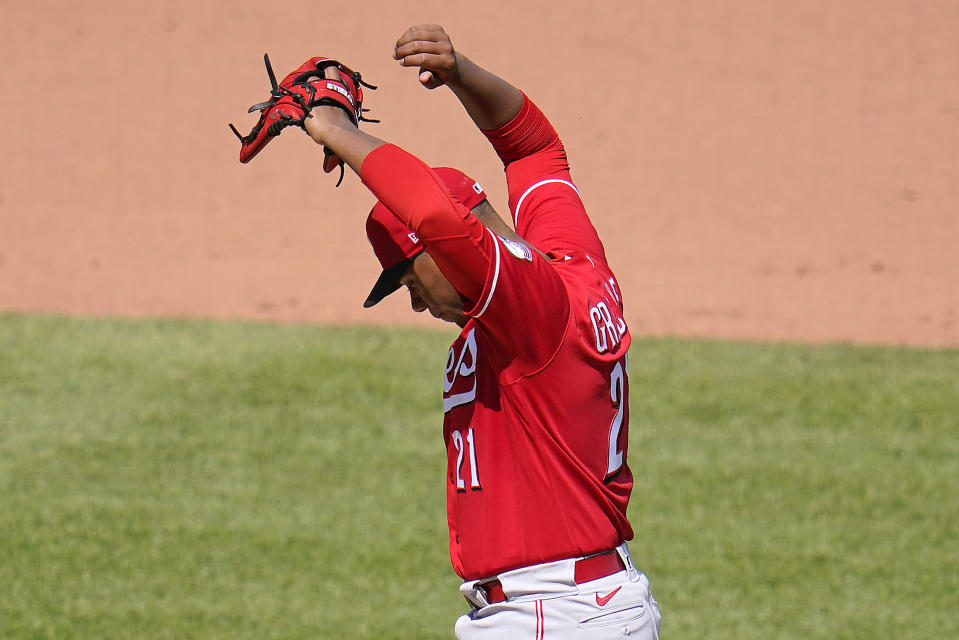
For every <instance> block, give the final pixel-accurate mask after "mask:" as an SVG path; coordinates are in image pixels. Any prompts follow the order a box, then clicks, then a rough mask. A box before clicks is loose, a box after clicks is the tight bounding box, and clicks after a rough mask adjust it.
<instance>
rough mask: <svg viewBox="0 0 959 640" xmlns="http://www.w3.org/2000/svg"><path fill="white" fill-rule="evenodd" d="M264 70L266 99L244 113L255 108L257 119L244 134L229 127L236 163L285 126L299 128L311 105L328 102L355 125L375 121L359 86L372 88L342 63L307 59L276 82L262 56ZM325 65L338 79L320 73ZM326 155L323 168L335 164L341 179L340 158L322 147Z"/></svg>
mask: <svg viewBox="0 0 959 640" xmlns="http://www.w3.org/2000/svg"><path fill="white" fill-rule="evenodd" d="M263 61H264V63H265V64H266V72H267V74H268V75H269V76H270V86H271V87H272V90H271V91H270V99H269V100H267V101H266V102H260V103H258V104H255V105H253V106H252V107H250V109H249V111H248V113H253V112H254V111H257V110H259V112H260V119H259V120H258V121H257V123H256V124H255V125H253V129H251V130H250V133H248V134H247V135H245V136H241V135H240V132H239V131H237V130H236V127H234V126H233V125H232V124H230V129H231V130H232V131H233V133H235V134H236V137H237V138H239V139H240V162H243V163H246V162H249V161H250V160H252V159H253V156H255V155H256V154H257V153H259V152H260V150H261V149H263V147H265V146H266V145H267V144H269V142H270V141H271V140H272V139H273V138H275V137H276V136H278V135H280V133H281V132H282V131H283V129H285V128H286V127H290V126H294V125H295V126H298V127H301V128H302V127H303V121H304V120H306V119H307V118H309V117H310V112H311V111H312V109H313V108H314V107H317V106H323V105H329V106H334V107H339V108H340V109H343V111H345V112H346V114H347V115H348V116H349V117H350V121H351V122H352V123H353V124H354V125H356V126H358V125H359V123H360V122H361V121H362V122H379V120H371V119H369V118H366V117H365V116H364V115H363V114H364V113H365V112H366V111H367V110H366V109H364V108H363V89H362V87H366V88H368V89H376V87H374V86H373V85H371V84H368V83H366V82H364V81H363V79H362V77H361V76H360V74H359V72H357V71H353V70H352V69H350V68H349V67H347V66H346V65H344V64H342V63H340V62H338V61H336V60H333V59H331V58H322V57H314V58H310V59H309V60H307V61H306V62H304V63H303V64H302V65H300V67H299V68H297V69H296V70H294V71H292V72H291V73H289V74H288V75H287V76H286V77H285V78H283V81H282V82H279V83H278V82H277V81H276V76H275V75H274V74H273V67H272V65H270V57H269V55H267V54H264V55H263ZM329 67H335V68H336V70H337V71H338V72H339V75H340V77H341V80H332V79H327V78H324V77H323V76H324V72H325V71H326V69H328V68H329ZM323 152H324V153H325V154H326V157H325V158H324V160H323V171H325V172H326V173H329V172H331V171H333V169H334V168H335V167H337V166H338V167H340V179H339V180H338V181H337V183H336V185H337V186H339V184H340V182H342V181H343V161H342V160H340V159H339V158H338V157H337V156H336V154H334V153H333V152H332V151H330V150H329V149H327V148H324V149H323Z"/></svg>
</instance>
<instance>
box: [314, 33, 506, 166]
mask: <svg viewBox="0 0 959 640" xmlns="http://www.w3.org/2000/svg"><path fill="white" fill-rule="evenodd" d="M393 57H394V58H395V59H396V60H398V61H399V63H400V64H401V65H402V66H404V67H419V69H420V74H419V81H420V83H421V84H422V85H423V86H424V87H426V88H427V89H435V88H437V87H439V86H442V85H446V86H447V87H449V88H450V90H451V91H452V92H453V94H454V95H455V96H456V97H457V98H458V99H459V101H460V102H461V103H462V104H463V107H464V108H465V109H466V113H467V114H469V117H470V118H471V119H472V120H473V122H474V123H475V124H476V126H477V127H479V128H480V129H483V130H491V129H498V128H499V127H501V126H503V125H504V124H506V123H507V122H509V121H510V120H512V119H513V117H514V116H516V114H517V113H519V110H520V108H521V107H522V106H523V94H522V93H521V92H520V90H519V89H517V88H516V87H514V86H513V85H511V84H510V83H508V82H507V81H505V80H503V79H502V78H500V77H499V76H496V75H494V74H492V73H490V72H489V71H486V70H485V69H483V68H482V67H480V66H478V65H477V64H475V63H474V62H473V61H472V60H470V59H469V58H467V57H466V56H464V55H463V54H462V53H460V52H458V51H456V50H454V49H453V43H452V41H451V40H450V37H449V36H448V35H447V34H446V32H445V31H444V30H443V27H441V26H439V25H417V26H414V27H410V28H409V29H407V30H406V32H405V33H404V34H403V35H402V36H400V38H399V40H397V41H396V46H395V48H394V50H393ZM326 77H327V78H331V79H339V72H337V71H336V69H333V68H329V69H327V70H326ZM304 128H305V129H306V132H307V133H308V134H309V135H310V137H311V138H313V140H315V141H316V142H317V144H321V145H323V146H326V147H329V148H330V149H332V150H333V151H335V152H336V155H338V156H339V157H340V158H341V159H342V160H343V161H344V162H346V163H347V164H348V165H350V168H352V169H353V170H354V171H355V172H356V173H357V174H359V172H360V167H362V166H363V160H365V159H366V156H367V155H368V154H369V153H370V152H371V151H373V150H374V149H376V148H377V147H379V146H381V145H383V144H386V143H385V142H384V141H383V140H380V139H379V138H376V137H374V136H371V135H369V134H367V133H365V132H363V131H360V130H359V129H357V128H356V127H354V126H353V124H352V123H351V122H350V121H349V119H348V117H347V116H346V114H345V113H343V111H342V110H341V109H338V108H336V107H318V108H316V109H314V110H313V117H311V118H307V119H306V121H305V122H304Z"/></svg>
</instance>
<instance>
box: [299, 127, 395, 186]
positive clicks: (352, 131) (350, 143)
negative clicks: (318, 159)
mask: <svg viewBox="0 0 959 640" xmlns="http://www.w3.org/2000/svg"><path fill="white" fill-rule="evenodd" d="M324 115H326V114H322V113H317V114H315V115H314V117H312V118H307V119H306V120H305V121H304V122H303V127H304V128H305V129H306V132H307V133H308V134H309V135H310V137H311V138H313V140H314V141H315V142H316V143H317V144H319V145H322V146H324V147H327V148H329V149H330V150H332V151H333V152H334V153H335V154H336V155H338V156H339V157H340V159H341V160H343V162H345V163H346V164H348V165H350V168H351V169H353V171H355V172H356V173H357V175H359V173H360V168H361V167H362V166H363V161H364V160H366V156H368V155H369V154H370V152H371V151H373V150H374V149H376V148H378V147H381V146H383V145H384V144H386V142H384V141H383V140H380V139H379V138H377V137H375V136H371V135H370V134H368V133H365V132H363V131H360V130H359V129H357V128H356V127H355V126H354V125H353V123H352V122H349V121H347V120H346V119H345V118H337V117H332V118H330V117H323V116H324ZM337 115H338V114H337Z"/></svg>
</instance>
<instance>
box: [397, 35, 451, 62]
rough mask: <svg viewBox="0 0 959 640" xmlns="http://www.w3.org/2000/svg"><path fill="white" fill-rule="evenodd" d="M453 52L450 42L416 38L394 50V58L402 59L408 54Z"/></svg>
mask: <svg viewBox="0 0 959 640" xmlns="http://www.w3.org/2000/svg"><path fill="white" fill-rule="evenodd" d="M452 53H453V45H452V44H451V43H450V42H429V41H425V40H414V41H413V42H408V43H406V44H404V45H402V46H401V47H397V48H396V49H395V50H394V51H393V59H394V60H402V59H403V58H406V57H407V56H415V55H417V54H427V55H435V56H448V55H451V54H452Z"/></svg>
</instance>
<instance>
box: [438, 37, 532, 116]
mask: <svg viewBox="0 0 959 640" xmlns="http://www.w3.org/2000/svg"><path fill="white" fill-rule="evenodd" d="M455 56H456V76H455V78H451V79H450V81H449V82H447V85H448V86H449V88H450V89H451V90H452V91H453V94H454V95H456V97H457V98H458V99H459V101H460V102H461V103H462V104H463V107H465V108H466V112H467V113H468V114H469V116H470V118H472V120H473V122H474V123H476V126H477V127H479V128H480V129H483V130H487V131H488V130H491V129H498V128H499V127H502V126H503V125H505V124H506V123H508V122H509V121H510V120H512V119H513V118H514V117H515V116H516V114H517V113H519V110H520V107H522V106H523V94H522V93H521V92H520V90H519V89H517V88H516V87H514V86H513V85H511V84H510V83H509V82H507V81H506V80H503V79H502V78H500V77H499V76H497V75H494V74H492V73H490V72H489V71H487V70H486V69H484V68H482V67H480V66H479V65H477V64H476V63H475V62H473V61H472V60H470V59H469V58H467V57H466V56H464V55H463V54H461V53H459V52H456V53H455Z"/></svg>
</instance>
